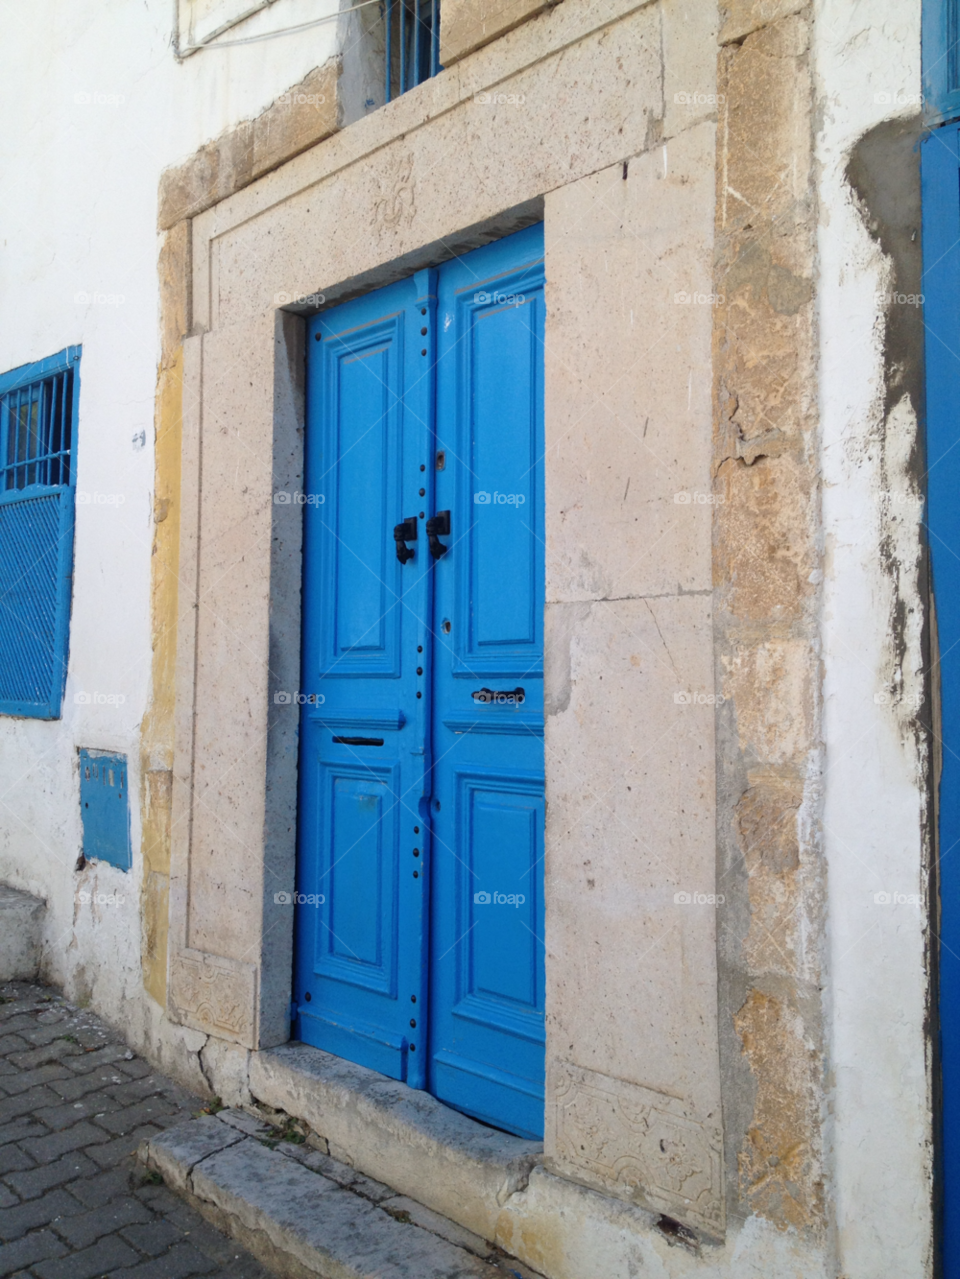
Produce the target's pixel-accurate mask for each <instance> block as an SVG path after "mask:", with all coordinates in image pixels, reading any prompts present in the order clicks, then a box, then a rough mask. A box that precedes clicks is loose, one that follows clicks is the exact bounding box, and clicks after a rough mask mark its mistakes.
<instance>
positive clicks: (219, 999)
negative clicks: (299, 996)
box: [168, 950, 257, 1048]
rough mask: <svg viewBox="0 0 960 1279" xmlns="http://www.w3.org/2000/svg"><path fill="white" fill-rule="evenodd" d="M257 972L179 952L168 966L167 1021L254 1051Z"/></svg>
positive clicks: (228, 961) (202, 954)
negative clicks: (169, 1017)
mask: <svg viewBox="0 0 960 1279" xmlns="http://www.w3.org/2000/svg"><path fill="white" fill-rule="evenodd" d="M256 996H257V970H256V968H255V967H254V966H253V964H241V963H239V962H238V961H237V960H235V959H224V958H222V957H221V956H219V955H208V954H206V953H205V952H204V951H202V950H181V951H178V952H177V953H176V954H175V955H174V956H173V958H172V960H171V963H170V993H169V995H168V1004H169V1012H170V1015H171V1017H172V1018H173V1019H174V1020H175V1021H177V1022H180V1023H181V1024H182V1025H184V1026H193V1027H194V1029H196V1030H203V1031H206V1032H207V1034H210V1035H217V1036H218V1037H219V1038H220V1039H232V1040H234V1041H235V1042H236V1043H238V1044H243V1045H244V1047H246V1048H256V1046H257V1045H256V1043H255V1042H254V1026H255V1024H256Z"/></svg>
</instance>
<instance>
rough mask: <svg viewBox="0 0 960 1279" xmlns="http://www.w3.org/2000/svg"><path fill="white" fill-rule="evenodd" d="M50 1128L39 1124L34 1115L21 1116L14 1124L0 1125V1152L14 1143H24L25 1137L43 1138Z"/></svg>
mask: <svg viewBox="0 0 960 1279" xmlns="http://www.w3.org/2000/svg"><path fill="white" fill-rule="evenodd" d="M49 1131H50V1129H49V1128H45V1127H43V1124H42V1123H37V1120H36V1119H35V1118H33V1115H20V1118H19V1119H14V1120H13V1123H4V1124H0V1150H1V1149H3V1147H4V1146H5V1145H8V1143H9V1142H12V1141H23V1138H24V1137H42V1136H43V1134H45V1133H46V1132H49Z"/></svg>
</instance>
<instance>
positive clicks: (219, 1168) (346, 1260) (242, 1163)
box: [139, 1111, 536, 1279]
mask: <svg viewBox="0 0 960 1279" xmlns="http://www.w3.org/2000/svg"><path fill="white" fill-rule="evenodd" d="M139 1154H140V1158H141V1160H142V1161H143V1163H145V1164H146V1166H147V1167H148V1168H150V1169H151V1170H153V1171H155V1172H158V1173H160V1174H161V1175H162V1177H163V1178H164V1180H165V1181H166V1183H167V1184H168V1185H169V1186H170V1187H171V1189H173V1190H175V1191H177V1192H178V1193H179V1194H181V1195H182V1196H184V1198H186V1199H187V1200H189V1202H190V1203H191V1204H192V1205H193V1206H194V1207H195V1208H197V1209H198V1210H199V1211H200V1212H201V1213H203V1215H204V1216H205V1217H206V1218H207V1219H208V1220H209V1221H211V1222H212V1223H213V1224H214V1225H215V1226H217V1227H218V1228H219V1229H220V1230H222V1231H224V1232H225V1233H227V1234H229V1235H232V1236H233V1238H235V1239H237V1240H238V1241H240V1242H241V1243H242V1244H243V1245H244V1246H245V1247H246V1248H247V1249H248V1250H249V1251H250V1252H252V1253H253V1254H254V1255H255V1256H256V1257H257V1258H258V1259H259V1260H260V1261H261V1262H263V1264H264V1265H266V1266H268V1267H270V1268H271V1269H272V1270H274V1271H275V1272H276V1273H277V1274H279V1275H284V1276H294V1277H295V1279H303V1277H304V1276H308V1275H311V1276H312V1275H316V1276H321V1277H322V1279H414V1277H415V1279H508V1277H509V1279H513V1277H514V1276H516V1279H536V1276H534V1273H533V1272H532V1271H531V1270H529V1269H527V1268H526V1267H524V1266H522V1265H521V1264H520V1262H518V1261H516V1260H514V1259H513V1258H507V1257H505V1256H504V1255H503V1254H502V1253H501V1252H500V1251H499V1250H498V1249H496V1248H494V1247H493V1246H492V1245H490V1244H489V1243H487V1242H486V1241H484V1240H483V1239H481V1238H480V1237H479V1236H478V1235H474V1234H471V1232H470V1231H468V1230H466V1229H464V1228H463V1227H462V1226H458V1225H456V1224H455V1223H454V1222H451V1221H449V1220H447V1219H446V1218H444V1217H441V1216H440V1215H439V1214H438V1213H436V1212H433V1211H432V1210H431V1209H429V1208H425V1207H424V1206H423V1205H422V1204H419V1203H416V1202H415V1201H414V1200H412V1199H409V1198H406V1197H404V1196H401V1195H398V1194H397V1193H396V1192H395V1191H394V1190H391V1189H390V1187H388V1186H385V1185H382V1184H381V1183H380V1182H376V1181H372V1180H371V1179H370V1178H369V1177H365V1176H364V1175H363V1174H362V1173H358V1172H357V1171H356V1169H354V1168H351V1167H349V1166H348V1165H347V1164H344V1163H340V1162H339V1161H338V1160H335V1159H332V1158H330V1156H329V1155H324V1154H322V1153H321V1152H320V1151H318V1150H312V1149H310V1148H308V1147H305V1146H300V1145H294V1144H291V1143H288V1142H285V1141H281V1140H279V1133H278V1130H276V1129H274V1128H271V1127H269V1126H268V1125H266V1124H261V1123H259V1122H258V1121H257V1120H255V1119H254V1118H253V1117H252V1116H250V1115H248V1114H246V1113H245V1112H243V1111H223V1112H221V1114H219V1115H217V1116H213V1115H202V1116H200V1117H199V1118H197V1119H193V1120H191V1121H190V1122H188V1123H184V1124H180V1125H178V1126H177V1127H175V1128H170V1129H168V1130H167V1131H166V1132H163V1133H160V1134H159V1135H158V1136H156V1137H152V1138H150V1139H149V1140H147V1141H144V1142H143V1143H142V1144H141V1146H140V1152H139Z"/></svg>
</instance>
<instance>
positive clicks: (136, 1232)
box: [0, 983, 269, 1279]
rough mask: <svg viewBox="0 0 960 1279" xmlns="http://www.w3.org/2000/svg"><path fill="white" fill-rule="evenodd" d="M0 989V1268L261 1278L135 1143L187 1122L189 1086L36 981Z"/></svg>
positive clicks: (65, 1277) (161, 1277) (57, 1277)
mask: <svg viewBox="0 0 960 1279" xmlns="http://www.w3.org/2000/svg"><path fill="white" fill-rule="evenodd" d="M0 995H2V997H3V998H7V999H8V1000H10V1002H7V1003H3V1002H2V1001H0V1036H3V1037H6V1038H7V1047H8V1049H10V1052H9V1055H8V1056H7V1057H2V1056H0V1176H2V1177H3V1179H4V1183H5V1184H0V1279H3V1277H4V1276H9V1275H11V1274H12V1275H15V1276H18V1279H99V1277H100V1276H101V1275H104V1274H106V1273H109V1274H110V1275H111V1279H113V1276H114V1275H116V1274H118V1273H121V1274H125V1275H127V1274H129V1275H136V1276H137V1277H138V1279H188V1276H200V1275H207V1274H216V1275H222V1276H223V1279H269V1276H268V1275H267V1272H266V1271H265V1270H263V1268H262V1267H261V1266H260V1265H259V1264H258V1263H257V1262H256V1261H255V1260H254V1258H252V1257H251V1256H250V1255H249V1253H247V1252H245V1251H244V1249H243V1248H242V1247H241V1246H240V1245H239V1244H238V1243H237V1242H236V1241H235V1240H233V1239H229V1238H227V1237H226V1236H224V1235H221V1234H220V1233H219V1231H217V1230H215V1229H214V1227H213V1226H211V1225H209V1224H208V1223H207V1222H206V1221H204V1219H203V1218H202V1217H201V1216H200V1215H199V1213H197V1212H196V1211H195V1210H194V1209H193V1208H192V1207H190V1206H188V1204H186V1203H185V1202H184V1201H183V1200H182V1199H180V1198H179V1197H178V1196H176V1195H174V1194H172V1193H171V1191H170V1190H169V1188H168V1187H166V1186H164V1185H163V1184H156V1183H155V1182H154V1181H150V1182H147V1181H146V1178H147V1176H148V1175H150V1174H148V1173H147V1172H146V1170H145V1169H144V1167H143V1165H142V1164H139V1163H137V1161H136V1159H135V1157H134V1154H133V1151H134V1149H135V1147H136V1145H137V1142H138V1141H140V1140H145V1139H156V1138H159V1136H160V1130H161V1128H167V1127H169V1128H176V1127H178V1126H182V1125H183V1124H184V1122H188V1123H189V1122H192V1120H191V1119H190V1116H191V1115H193V1114H195V1113H196V1111H197V1110H198V1108H199V1107H200V1105H201V1102H200V1100H199V1098H197V1097H195V1096H193V1095H192V1094H191V1093H189V1092H187V1091H186V1090H185V1089H183V1088H181V1087H180V1086H179V1085H178V1084H175V1083H174V1082H173V1081H172V1080H169V1079H166V1078H165V1077H164V1076H163V1075H161V1074H158V1073H157V1072H156V1071H155V1070H154V1069H153V1068H152V1067H151V1066H150V1064H149V1063H148V1062H145V1061H144V1060H143V1059H142V1058H139V1057H137V1056H136V1054H135V1053H133V1051H132V1050H131V1049H129V1048H127V1046H126V1045H125V1044H124V1043H123V1042H122V1041H119V1040H118V1038H117V1036H116V1034H115V1033H114V1032H113V1031H111V1030H109V1029H108V1028H105V1027H104V1026H103V1025H102V1024H101V1023H100V1022H99V1021H98V1020H97V1019H96V1018H95V1017H94V1016H93V1015H92V1014H91V1013H89V1012H80V1011H78V1010H77V1009H75V1008H71V1007H70V1006H69V1005H67V1004H66V1003H64V1002H63V1001H59V1000H55V999H51V998H50V997H49V995H48V994H47V993H45V992H44V990H43V988H40V987H37V986H32V985H31V984H29V983H12V984H11V983H7V984H6V985H4V986H3V987H2V989H0ZM13 996H16V998H15V999H13ZM64 1035H68V1036H71V1037H72V1038H75V1039H77V1040H78V1041H79V1043H72V1042H71V1041H70V1039H64V1038H63V1036H64ZM24 1043H28V1044H29V1045H30V1046H29V1047H27V1048H24V1047H23V1045H24ZM85 1048H87V1049H90V1050H91V1051H84V1049H85ZM209 1122H210V1123H211V1124H214V1125H215V1126H216V1130H217V1131H218V1132H219V1133H223V1132H224V1131H225V1132H226V1135H227V1140H228V1141H232V1140H238V1141H239V1140H242V1139H243V1138H242V1136H241V1134H240V1133H237V1132H235V1131H232V1130H231V1129H229V1128H228V1127H227V1125H226V1124H219V1123H217V1121H216V1120H214V1119H213V1118H212V1117H209ZM34 1158H39V1159H41V1160H43V1161H45V1162H41V1163H40V1165H39V1166H34V1164H33V1161H34ZM152 1175H153V1176H154V1177H155V1176H156V1174H152ZM21 1198H22V1200H23V1202H21V1201H20V1199H21Z"/></svg>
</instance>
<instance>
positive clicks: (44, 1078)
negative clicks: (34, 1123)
mask: <svg viewBox="0 0 960 1279" xmlns="http://www.w3.org/2000/svg"><path fill="white" fill-rule="evenodd" d="M10 1070H11V1073H10V1074H9V1075H3V1076H2V1079H3V1091H4V1092H5V1093H7V1094H8V1096H16V1095H17V1094H18V1093H22V1092H26V1091H27V1089H28V1088H33V1087H34V1086H35V1085H36V1084H49V1083H53V1082H54V1081H55V1080H58V1079H75V1078H76V1076H75V1075H74V1073H73V1071H72V1070H68V1069H67V1067H66V1066H61V1065H60V1063H59V1062H51V1063H50V1064H49V1065H47V1066H38V1067H37V1068H36V1070H17V1068H16V1067H15V1066H11V1067H10Z"/></svg>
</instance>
